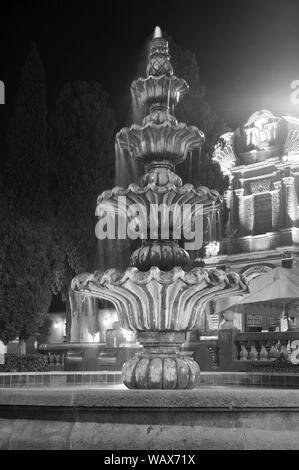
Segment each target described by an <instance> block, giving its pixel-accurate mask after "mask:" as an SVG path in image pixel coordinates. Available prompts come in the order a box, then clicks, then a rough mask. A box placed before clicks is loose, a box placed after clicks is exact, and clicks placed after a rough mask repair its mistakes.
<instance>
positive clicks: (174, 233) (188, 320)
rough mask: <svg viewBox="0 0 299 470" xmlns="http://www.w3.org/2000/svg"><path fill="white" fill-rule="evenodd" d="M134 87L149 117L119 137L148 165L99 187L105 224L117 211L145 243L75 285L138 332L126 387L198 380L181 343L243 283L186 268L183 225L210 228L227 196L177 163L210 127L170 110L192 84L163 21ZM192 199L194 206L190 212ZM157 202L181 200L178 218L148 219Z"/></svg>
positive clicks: (125, 372)
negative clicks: (184, 173) (118, 183)
mask: <svg viewBox="0 0 299 470" xmlns="http://www.w3.org/2000/svg"><path fill="white" fill-rule="evenodd" d="M131 91H132V94H133V95H134V99H135V100H137V101H139V103H140V104H141V105H143V106H144V111H145V114H146V115H145V117H144V119H143V122H142V125H136V124H133V125H132V126H131V127H130V128H125V129H122V130H121V131H120V132H119V133H118V134H117V136H116V142H117V144H118V145H119V146H120V147H121V148H122V149H123V150H126V151H127V152H129V153H130V154H131V155H132V157H133V158H135V159H136V160H138V161H140V162H142V163H143V164H144V166H145V174H144V175H143V176H142V178H141V180H140V185H137V184H131V185H130V186H129V187H128V188H121V187H116V188H114V189H112V190H111V191H105V192H104V193H103V194H101V195H100V196H99V198H98V201H97V208H96V215H97V216H98V218H99V222H100V223H101V222H102V221H103V220H104V219H105V218H107V217H111V216H113V215H115V214H117V216H118V217H119V218H120V219H121V220H122V221H125V226H126V228H128V227H129V225H130V224H131V223H132V222H134V226H135V228H136V227H138V229H139V235H140V239H141V243H140V246H139V247H138V248H137V249H135V251H134V252H133V253H132V255H131V260H130V262H131V267H130V268H128V269H127V270H126V271H125V272H118V271H117V270H115V269H110V270H108V271H106V272H95V273H94V274H88V273H86V274H81V275H79V276H77V277H76V278H75V279H74V280H73V282H72V292H73V293H75V294H76V296H87V297H97V298H102V299H106V300H109V301H110V302H112V303H113V304H114V306H115V309H116V311H117V313H118V317H119V321H120V324H121V326H122V327H123V328H126V329H128V330H131V331H134V332H135V333H136V336H137V339H138V341H139V343H140V344H141V345H142V350H141V352H139V353H138V354H136V356H135V357H134V358H132V359H130V360H129V361H128V362H126V363H125V364H124V366H123V369H122V377H123V382H124V384H125V385H126V386H127V387H128V388H138V389H188V388H193V387H194V386H195V385H196V384H197V383H198V377H199V367H198V364H197V363H196V362H195V361H194V360H193V359H192V357H191V356H189V355H188V354H187V353H183V352H181V350H180V349H181V346H182V344H183V343H184V341H185V337H186V332H187V331H190V330H192V329H194V328H196V326H197V324H198V320H199V316H200V315H201V314H202V312H203V310H204V307H205V305H206V303H207V302H208V301H209V300H211V299H212V298H213V299H215V298H216V297H218V296H223V295H234V294H237V293H238V292H240V291H241V290H244V289H245V288H246V286H245V283H244V282H243V280H242V279H241V278H240V277H239V276H238V275H237V274H235V273H228V274H226V273H225V272H223V271H221V270H207V269H203V268H200V267H197V268H193V269H191V270H190V271H185V270H184V269H183V268H185V269H187V268H188V263H189V254H188V252H187V250H186V249H185V248H186V247H187V245H186V244H185V238H186V237H185V235H186V234H185V232H184V229H185V228H186V226H188V224H189V225H190V221H191V225H192V227H193V229H194V228H195V229H196V227H197V232H198V231H199V229H198V226H197V225H196V223H195V221H196V220H197V218H199V217H201V218H202V221H203V223H202V225H200V231H202V232H203V233H207V230H206V227H209V226H210V218H211V217H212V216H213V215H215V214H217V213H219V211H220V209H221V198H220V196H219V194H218V193H217V192H216V191H212V190H209V189H208V188H206V187H202V186H201V187H198V188H194V187H193V186H192V185H191V184H185V185H183V183H182V180H181V178H180V177H179V176H178V175H176V174H175V165H177V164H179V163H181V162H183V161H184V160H185V158H186V157H187V154H188V153H189V152H191V151H192V150H193V149H194V148H196V147H199V146H201V144H202V143H203V141H204V135H203V133H202V132H201V131H199V130H198V129H197V128H196V127H194V126H189V127H188V126H187V125H186V124H184V123H178V122H177V120H176V118H175V117H174V115H173V111H174V107H175V105H176V104H177V103H178V101H179V100H180V99H181V98H182V97H183V96H184V95H185V94H186V93H187V91H188V85H187V84H186V82H185V81H184V80H181V79H178V78H177V77H175V76H174V75H173V69H172V66H171V63H170V56H169V51H168V43H167V41H166V40H165V39H163V38H162V35H161V31H160V29H159V28H156V30H155V35H154V38H153V40H152V42H151V45H150V51H149V60H148V66H147V77H146V78H139V79H138V80H137V81H135V82H133V84H132V87H131ZM187 206H188V207H189V208H190V211H189V212H188V211H185V210H184V209H185V208H186V207H187ZM136 207H137V208H138V210H137V211H136ZM157 207H158V208H160V207H164V208H165V207H166V208H168V207H172V208H174V210H173V212H172V216H171V220H170V219H167V214H166V215H165V213H163V212H162V214H161V212H160V213H158V212H157V214H156V216H155V212H154V217H150V214H153V208H157ZM132 208H135V209H134V210H133V209H132ZM166 212H167V211H166ZM153 219H154V221H155V222H156V226H155V227H154V229H153V226H152V225H153ZM165 227H167V229H168V232H167V234H168V236H165V230H164V229H165ZM194 233H195V235H196V236H198V235H200V234H199V233H196V232H194ZM216 237H217V234H214V238H213V235H212V234H211V231H209V239H208V240H203V241H204V242H214V241H216ZM184 244H185V248H184Z"/></svg>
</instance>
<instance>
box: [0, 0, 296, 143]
mask: <svg viewBox="0 0 299 470" xmlns="http://www.w3.org/2000/svg"><path fill="white" fill-rule="evenodd" d="M3 8H4V7H3V4H1V10H2V11H1V18H0V80H3V81H4V82H5V85H6V104H5V105H4V106H0V140H1V139H2V140H3V136H4V133H5V129H6V125H7V122H8V118H9V116H10V113H11V110H12V108H13V105H14V102H15V96H16V92H17V88H18V84H19V78H20V69H21V66H22V65H23V63H24V61H25V58H26V54H27V53H28V50H29V48H30V42H31V41H32V40H33V41H35V43H36V44H37V47H38V50H39V52H40V55H41V58H42V61H43V64H44V67H45V74H46V85H47V95H48V107H49V109H51V108H52V107H53V104H54V103H55V100H56V98H57V95H58V93H59V91H60V89H61V86H62V85H63V83H65V82H66V81H71V80H76V79H82V80H97V81H99V82H101V83H102V85H103V86H104V88H105V89H106V90H107V91H108V93H109V96H110V103H111V105H112V106H113V108H114V110H115V112H116V114H117V117H118V119H119V121H120V124H122V123H121V119H122V118H123V117H124V116H125V114H126V109H127V105H128V103H129V99H130V96H129V86H130V82H131V81H132V79H134V78H136V68H137V62H138V58H139V57H140V55H141V54H142V52H143V51H144V46H145V42H146V39H147V38H148V36H149V34H150V33H151V32H152V31H153V29H154V26H155V25H156V24H159V25H160V26H161V28H162V29H164V30H166V31H167V33H168V34H169V35H171V36H172V37H173V38H174V40H175V41H176V42H177V43H178V44H180V45H181V46H183V47H185V48H189V49H191V50H193V51H194V52H195V53H196V56H197V59H198V62H199V64H200V69H201V79H202V81H203V82H204V83H205V85H206V86H207V99H208V101H209V102H210V103H211V104H212V105H213V107H214V108H215V109H216V111H218V112H219V113H220V114H221V115H222V116H223V117H224V118H225V119H226V121H227V122H228V124H229V125H231V126H236V125H237V124H239V123H241V122H242V121H244V120H246V119H247V118H248V117H249V115H250V114H251V113H252V112H254V111H256V110H258V109H261V108H268V109H270V110H272V111H273V112H274V113H277V114H283V113H286V112H287V113H290V114H293V115H298V116H299V105H292V104H291V103H290V83H291V81H292V80H295V79H299V14H298V13H299V2H298V0H250V1H249V0H239V1H236V0H227V1H219V0H218V1H215V0H208V1H206V0H203V1H201V0H197V1H191V0H184V1H183V0H181V1H180V2H176V1H174V0H173V1H168V0H160V1H159V2H157V1H155V0H151V1H146V0H139V2H135V1H127V2H124V1H122V2H121V1H113V0H110V1H103V0H102V1H100V0H97V1H88V0H85V1H83V2H80V3H78V4H77V5H76V6H75V2H73V1H60V2H58V1H55V0H52V1H48V2H47V1H45V0H40V1H36V2H29V1H28V0H27V1H23V2H22V3H21V2H19V3H16V2H13V1H11V2H9V6H7V7H6V10H4V11H3Z"/></svg>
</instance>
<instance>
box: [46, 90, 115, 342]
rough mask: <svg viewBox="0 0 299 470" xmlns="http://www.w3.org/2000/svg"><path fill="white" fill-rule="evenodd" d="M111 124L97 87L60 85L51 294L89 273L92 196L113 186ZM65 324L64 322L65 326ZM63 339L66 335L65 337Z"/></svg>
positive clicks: (54, 138)
mask: <svg viewBox="0 0 299 470" xmlns="http://www.w3.org/2000/svg"><path fill="white" fill-rule="evenodd" d="M115 127H116V124H115V119H114V115H113V112H112V110H111V109H110V107H109V105H108V102H107V95H106V93H105V92H104V91H103V89H102V87H101V85H100V84H99V83H88V82H82V81H76V82H73V83H68V84H66V85H65V86H64V87H63V89H62V91H61V94H60V96H59V98H58V101H57V104H56V107H55V109H54V111H53V114H52V118H51V130H50V139H49V145H50V160H51V194H52V198H53V204H54V210H55V217H56V233H57V238H58V239H59V245H60V247H61V250H62V253H63V258H62V259H63V266H62V269H61V270H59V271H58V272H57V276H56V289H57V290H60V291H62V293H63V294H64V298H65V300H67V297H68V291H69V287H70V282H71V279H72V278H73V276H74V275H75V274H76V273H80V272H82V271H86V270H89V269H94V260H95V256H96V237H95V224H96V218H95V207H96V201H97V196H98V195H99V194H100V193H101V192H102V191H103V190H104V189H107V188H109V187H111V186H112V185H113V178H114V133H115ZM67 323H69V322H67ZM67 333H69V332H67Z"/></svg>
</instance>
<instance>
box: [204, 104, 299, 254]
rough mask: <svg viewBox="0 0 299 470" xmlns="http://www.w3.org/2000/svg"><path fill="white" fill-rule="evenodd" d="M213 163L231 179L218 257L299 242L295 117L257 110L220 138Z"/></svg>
mask: <svg viewBox="0 0 299 470" xmlns="http://www.w3.org/2000/svg"><path fill="white" fill-rule="evenodd" d="M213 159H214V160H215V161H217V162H218V163H219V164H220V166H221V169H222V171H223V173H224V174H226V175H228V176H229V180H230V186H229V188H228V190H227V191H226V192H225V194H224V197H223V204H224V207H225V210H226V212H227V213H228V217H227V218H226V220H227V222H226V226H225V227H224V232H223V233H224V235H223V238H222V240H220V248H219V253H218V254H217V257H218V259H219V256H220V257H221V254H222V253H223V254H225V253H242V252H243V251H245V252H246V251H248V252H255V251H261V250H274V249H277V247H280V246H281V247H283V246H286V247H287V246H290V245H292V244H293V243H294V244H295V245H296V244H298V242H297V238H298V237H297V235H296V233H297V232H296V227H297V226H299V204H298V197H299V119H298V118H293V117H290V116H282V117H278V116H274V115H273V114H272V113H271V112H270V111H267V110H261V111H257V112H256V113H254V114H252V116H251V117H250V118H249V119H248V121H247V122H246V124H245V125H244V126H243V127H241V128H239V129H237V130H235V131H233V132H228V133H226V134H224V135H223V136H221V138H220V139H219V142H218V144H217V145H216V146H215V149H214V154H213ZM209 259H211V257H210V258H209ZM210 262H211V261H210Z"/></svg>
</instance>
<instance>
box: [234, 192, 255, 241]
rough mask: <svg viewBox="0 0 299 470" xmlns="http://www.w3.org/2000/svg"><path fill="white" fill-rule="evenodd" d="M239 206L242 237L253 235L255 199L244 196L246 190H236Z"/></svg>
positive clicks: (250, 196)
mask: <svg viewBox="0 0 299 470" xmlns="http://www.w3.org/2000/svg"><path fill="white" fill-rule="evenodd" d="M235 194H236V196H237V197H238V205H239V229H240V235H243V236H245V235H251V234H252V233H253V229H254V197H253V196H252V195H251V194H250V195H248V196H244V188H241V189H235Z"/></svg>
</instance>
